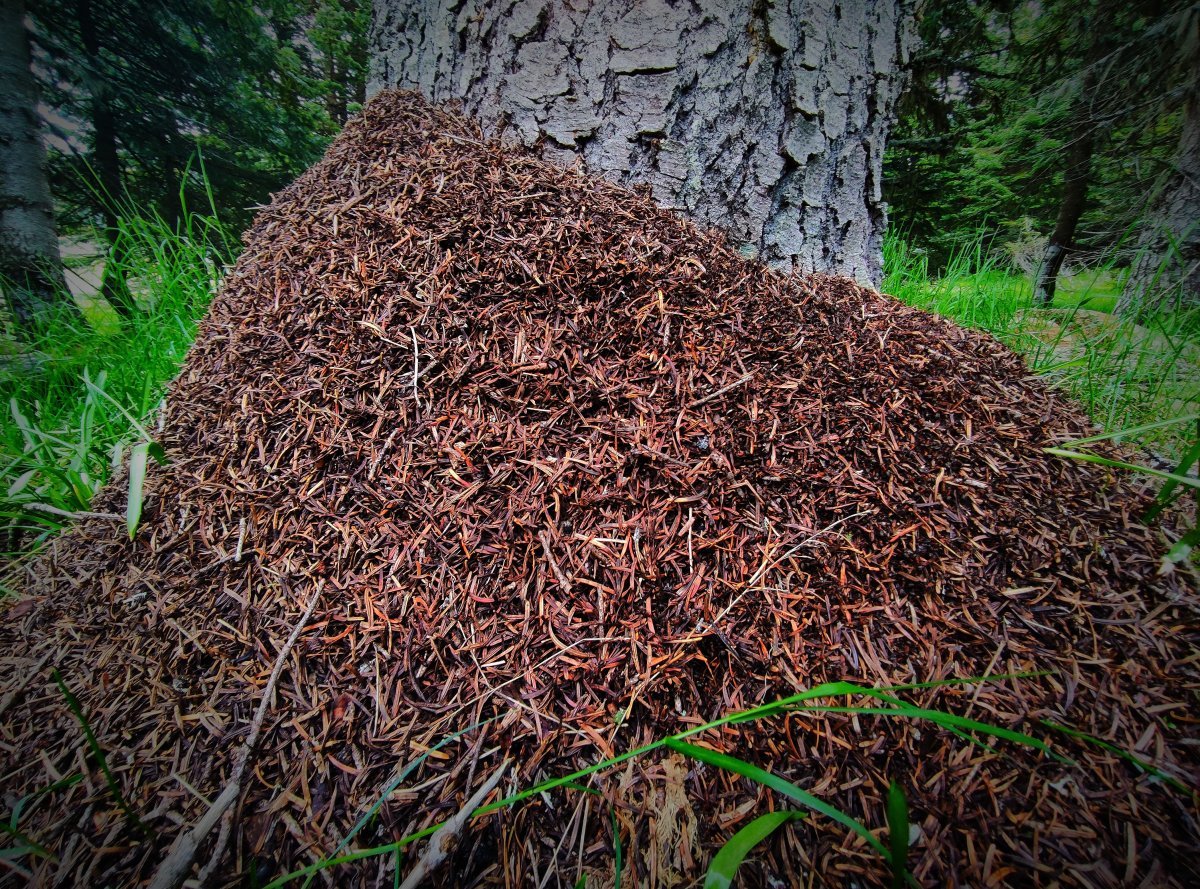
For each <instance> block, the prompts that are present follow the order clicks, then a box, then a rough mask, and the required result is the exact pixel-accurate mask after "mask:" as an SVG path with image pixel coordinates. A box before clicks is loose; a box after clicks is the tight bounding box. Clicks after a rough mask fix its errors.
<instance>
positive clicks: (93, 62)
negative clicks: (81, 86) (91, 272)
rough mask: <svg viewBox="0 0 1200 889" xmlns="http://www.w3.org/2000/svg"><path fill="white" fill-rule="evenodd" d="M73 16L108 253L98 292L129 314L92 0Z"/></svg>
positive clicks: (116, 157) (109, 117)
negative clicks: (84, 68) (83, 62)
mask: <svg viewBox="0 0 1200 889" xmlns="http://www.w3.org/2000/svg"><path fill="white" fill-rule="evenodd" d="M75 17H76V21H77V22H78V23H79V37H80V41H81V42H82V43H83V49H84V52H85V53H87V62H88V68H89V69H90V72H91V76H90V78H89V82H88V85H87V86H88V91H89V92H90V93H91V101H90V103H89V105H90V110H91V116H92V120H91V124H92V160H93V162H94V164H95V171H96V177H97V178H98V179H99V180H100V181H99V185H100V189H101V190H102V191H103V193H104V194H103V216H104V238H105V240H106V241H108V257H107V258H106V260H105V263H104V278H103V279H102V280H101V282H100V295H101V296H103V297H104V299H105V300H106V301H107V302H108V304H109V305H110V306H112V307H113V308H114V309H116V310H117V312H118V313H120V314H121V315H124V316H126V317H128V316H129V315H131V314H132V313H133V297H132V295H131V294H130V293H129V285H128V282H126V280H125V257H124V244H123V242H122V239H121V237H120V227H119V224H118V223H119V220H118V214H117V207H118V206H119V205H120V202H121V200H122V198H123V197H124V194H125V189H124V185H123V183H122V180H121V157H120V154H119V153H118V151H119V150H118V147H117V145H118V143H117V122H116V118H115V117H114V115H113V113H112V109H111V108H110V107H109V102H108V95H107V84H106V83H105V82H104V58H103V56H102V53H101V46H100V30H99V28H97V26H96V17H95V14H94V11H93V9H92V2H91V0H77V2H76V4H75Z"/></svg>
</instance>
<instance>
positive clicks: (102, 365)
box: [0, 207, 235, 560]
mask: <svg viewBox="0 0 1200 889" xmlns="http://www.w3.org/2000/svg"><path fill="white" fill-rule="evenodd" d="M121 211H122V212H121V216H120V225H119V230H118V234H117V237H118V244H117V247H116V249H114V250H111V251H109V255H108V257H107V261H108V262H109V263H110V264H113V263H119V264H120V271H121V272H122V273H123V276H124V278H125V280H126V281H128V283H129V290H130V292H131V293H132V294H133V298H134V301H135V307H134V310H133V311H132V312H131V313H130V314H129V315H128V316H121V315H119V314H118V313H117V312H116V311H115V310H114V309H113V308H112V307H111V306H109V305H108V304H107V303H106V302H104V301H103V300H102V299H100V298H99V297H81V298H80V299H79V300H77V302H78V304H79V305H80V307H81V309H82V313H72V312H67V311H59V312H56V313H51V314H50V315H48V316H47V317H44V318H42V319H41V320H40V321H39V323H38V324H37V325H36V326H35V327H34V328H32V329H27V328H22V329H18V328H16V327H15V326H14V325H13V324H12V323H11V322H8V323H7V326H5V324H4V323H3V322H0V405H3V406H4V408H5V409H4V410H0V559H6V560H15V559H17V558H19V557H20V556H22V555H24V554H26V553H28V552H30V551H32V550H35V549H37V548H38V547H39V546H40V545H41V544H42V543H43V542H44V541H45V540H47V539H48V538H49V537H51V536H52V535H54V534H55V533H56V532H57V531H59V530H60V529H61V528H62V527H63V526H64V525H66V524H68V523H70V521H71V520H72V519H74V518H77V517H78V516H79V515H80V514H81V513H86V512H87V511H88V510H89V509H90V504H91V500H92V497H93V496H94V495H95V494H96V492H97V491H99V489H100V487H101V486H102V485H103V484H104V483H105V482H106V481H107V480H108V478H109V477H110V476H111V475H112V473H113V472H114V470H115V469H117V468H119V467H120V466H122V465H124V463H125V461H126V458H127V452H128V450H129V448H130V446H134V447H135V454H134V457H135V459H138V460H141V459H144V457H145V456H146V455H148V456H152V457H154V458H156V459H158V458H159V457H160V456H161V454H160V451H158V450H155V447H156V446H153V445H152V444H151V439H150V435H149V432H148V430H147V428H146V426H147V425H148V418H149V417H150V415H151V414H152V413H153V411H154V410H155V408H157V407H158V405H159V404H160V402H161V401H162V398H163V396H164V394H165V392H166V388H167V385H168V384H169V383H170V381H171V380H172V379H173V378H174V377H175V375H176V374H177V373H178V372H179V368H180V366H181V365H182V363H183V360H184V358H185V356H186V355H187V352H188V349H189V348H190V347H191V344H192V341H193V339H194V338H195V335H196V329H197V326H198V324H199V321H200V319H201V318H202V317H203V315H204V312H205V311H206V310H207V308H208V304H209V302H210V301H211V299H212V297H213V295H214V294H215V292H216V289H217V286H218V284H219V283H220V279H221V275H222V274H223V271H224V269H225V267H226V266H227V265H228V264H229V262H230V261H231V260H232V258H233V256H234V252H235V241H234V240H233V239H232V238H230V237H229V236H228V234H227V233H226V232H225V230H224V229H223V228H222V226H221V224H220V223H219V222H218V221H217V218H216V212H215V210H214V209H212V208H210V210H209V212H208V213H206V214H200V213H196V212H191V211H188V212H185V213H184V214H183V217H182V219H181V221H180V222H179V223H178V224H177V225H172V224H169V223H168V222H167V221H166V220H164V219H162V218H161V217H160V216H158V215H156V214H154V213H146V212H141V211H139V210H138V209H137V208H132V207H122V208H121ZM97 240H102V238H101V237H100V236H99V235H97ZM138 447H141V448H143V449H145V453H136V449H137V448H138ZM135 468H137V467H136V466H135ZM138 481H139V483H140V478H139V479H138ZM139 513H140V503H139V504H133V503H131V509H130V510H129V522H130V524H131V525H136V521H135V520H136V518H137V515H138V514H139ZM118 518H119V517H118ZM131 530H132V528H131Z"/></svg>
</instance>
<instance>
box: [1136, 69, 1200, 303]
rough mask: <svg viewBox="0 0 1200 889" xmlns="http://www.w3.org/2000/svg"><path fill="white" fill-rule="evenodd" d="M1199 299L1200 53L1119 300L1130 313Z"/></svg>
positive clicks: (1196, 301)
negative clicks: (1168, 164) (1173, 147)
mask: <svg viewBox="0 0 1200 889" xmlns="http://www.w3.org/2000/svg"><path fill="white" fill-rule="evenodd" d="M1170 303H1175V304H1177V305H1178V304H1185V305H1200V58H1196V59H1195V60H1194V64H1193V67H1192V69H1191V82H1190V85H1189V88H1188V93H1187V96H1186V98H1185V103H1184V110H1183V130H1182V133H1181V134H1180V139H1179V148H1178V149H1177V151H1176V153H1175V164H1174V167H1173V169H1172V170H1171V172H1170V175H1169V177H1168V179H1167V181H1166V183H1165V184H1164V186H1163V188H1162V190H1161V191H1160V192H1159V195H1158V199H1157V201H1156V202H1155V206H1154V208H1153V210H1152V211H1151V214H1150V220H1149V223H1148V224H1147V226H1146V228H1145V230H1144V231H1143V233H1142V235H1141V237H1140V238H1139V242H1138V251H1137V257H1136V259H1135V260H1134V262H1133V266H1132V268H1131V269H1130V270H1129V277H1128V278H1127V279H1126V281H1125V287H1124V289H1123V290H1122V292H1121V298H1120V300H1119V301H1118V302H1117V313H1118V314H1120V315H1126V316H1133V315H1138V314H1142V313H1153V312H1154V311H1157V310H1159V309H1163V308H1169V307H1170V306H1169V305H1168V304H1170Z"/></svg>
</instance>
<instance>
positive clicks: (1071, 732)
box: [1039, 719, 1200, 797]
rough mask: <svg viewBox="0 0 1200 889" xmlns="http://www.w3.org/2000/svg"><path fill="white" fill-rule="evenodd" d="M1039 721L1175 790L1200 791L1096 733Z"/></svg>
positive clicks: (1187, 792)
mask: <svg viewBox="0 0 1200 889" xmlns="http://www.w3.org/2000/svg"><path fill="white" fill-rule="evenodd" d="M1039 721H1040V722H1041V724H1042V725H1044V726H1046V727H1047V728H1051V729H1054V731H1056V732H1061V733H1062V734H1064V735H1066V736H1067V737H1070V738H1075V739H1076V740H1078V741H1083V742H1084V743H1086V744H1092V745H1094V746H1096V747H1100V748H1102V749H1104V750H1107V751H1108V752H1109V753H1112V754H1113V755H1114V756H1119V757H1120V758H1121V759H1123V760H1125V761H1126V762H1128V763H1132V764H1133V765H1135V766H1137V768H1139V769H1140V770H1142V771H1143V772H1146V773H1147V774H1149V775H1153V776H1154V777H1156V778H1158V779H1160V780H1161V781H1163V782H1164V783H1165V784H1167V785H1168V786H1170V787H1172V788H1173V789H1175V790H1178V791H1179V792H1180V793H1183V794H1186V795H1188V796H1192V797H1195V796H1196V795H1197V793H1200V788H1193V787H1188V786H1187V785H1186V784H1184V783H1183V782H1182V781H1180V780H1179V779H1178V778H1176V777H1174V776H1173V775H1168V774H1167V773H1166V772H1164V771H1163V770H1162V769H1160V768H1158V767H1157V766H1156V765H1154V764H1153V763H1149V762H1146V761H1145V760H1144V759H1142V758H1141V757H1139V756H1136V755H1135V754H1133V753H1130V752H1129V751H1128V750H1122V749H1121V748H1120V747H1118V746H1117V745H1116V744H1110V743H1109V742H1108V741H1105V740H1104V739H1102V738H1097V737H1096V736H1095V735H1089V734H1088V733H1087V732H1081V731H1079V730H1078V729H1073V728H1069V727H1068V726H1065V725H1060V724H1059V723H1057V722H1054V721H1052V720H1049V719H1042V720H1039Z"/></svg>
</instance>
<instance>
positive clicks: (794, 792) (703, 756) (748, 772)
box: [667, 738, 892, 864]
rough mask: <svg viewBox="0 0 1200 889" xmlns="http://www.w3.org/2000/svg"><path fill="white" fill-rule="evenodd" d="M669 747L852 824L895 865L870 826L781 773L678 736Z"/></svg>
mask: <svg viewBox="0 0 1200 889" xmlns="http://www.w3.org/2000/svg"><path fill="white" fill-rule="evenodd" d="M667 747H669V748H670V749H672V750H674V751H675V752H677V753H682V754H683V755H684V756H687V757H690V758H692V759H695V760H699V761H700V762H703V763H707V764H708V765H710V766H714V767H716V768H718V769H722V770H723V771H726V772H732V773H733V774H735V775H741V776H742V777H743V778H749V779H750V780H751V781H753V782H755V783H756V784H761V785H762V786H763V787H769V788H770V789H771V790H774V791H777V792H778V793H782V794H783V795H784V796H786V797H788V798H789V799H792V800H795V801H796V802H798V803H800V805H802V806H805V807H806V808H809V809H812V810H813V811H814V812H819V813H821V814H822V815H824V816H826V817H827V818H832V819H833V820H834V821H836V822H837V823H838V824H841V825H843V826H844V827H848V828H849V829H850V830H852V831H853V832H854V833H856V834H858V835H859V836H860V837H862V838H863V839H864V840H865V841H866V843H867V845H868V846H870V847H871V848H872V849H874V850H875V851H876V852H878V853H879V854H880V855H882V856H883V857H884V859H885V860H886V861H887V862H888V864H891V861H892V856H891V853H890V852H889V851H888V850H887V848H886V847H885V846H884V845H883V843H881V842H879V840H877V839H875V835H874V834H873V833H871V831H869V830H868V829H867V826H866V825H865V824H863V823H862V822H861V821H858V820H856V819H854V818H853V817H851V816H850V815H847V814H846V813H845V812H843V811H842V810H841V809H839V808H837V807H835V806H831V805H830V804H829V803H827V802H825V801H824V800H822V799H820V798H819V797H816V796H813V795H812V794H811V793H809V792H808V791H807V790H804V789H803V788H800V787H797V786H796V785H795V784H793V783H792V782H791V781H788V780H787V779H786V778H781V777H780V776H779V775H776V774H774V773H772V772H768V771H767V770H766V769H762V768H759V767H758V766H756V765H754V764H752V763H748V762H746V761H745V760H742V759H738V758H737V757H736V756H730V755H729V754H728V753H720V752H718V751H716V750H711V749H709V748H708V747H698V746H696V745H695V744H689V743H687V742H686V741H677V740H676V739H674V738H668V739H667Z"/></svg>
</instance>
